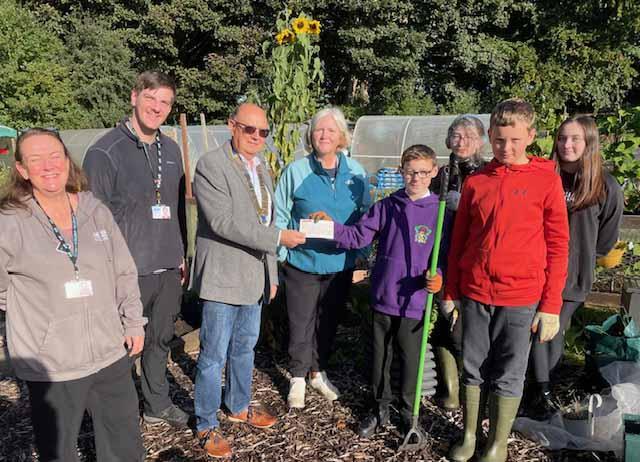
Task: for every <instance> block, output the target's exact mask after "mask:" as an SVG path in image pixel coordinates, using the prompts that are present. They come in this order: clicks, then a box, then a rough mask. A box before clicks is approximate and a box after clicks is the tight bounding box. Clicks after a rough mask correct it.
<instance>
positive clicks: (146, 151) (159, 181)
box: [127, 120, 162, 204]
mask: <svg viewBox="0 0 640 462" xmlns="http://www.w3.org/2000/svg"><path fill="white" fill-rule="evenodd" d="M127 127H128V128H129V130H131V133H133V134H134V135H135V136H136V138H138V141H140V143H142V150H143V151H144V157H145V158H146V159H147V165H148V166H149V171H150V172H151V178H152V179H153V184H154V186H155V189H156V203H157V204H160V203H161V197H160V187H161V186H162V143H161V142H160V130H156V141H155V143H156V148H157V150H158V173H157V174H156V175H154V172H153V165H152V164H151V158H150V157H149V147H148V145H147V144H146V143H145V142H144V141H142V140H141V139H140V137H139V136H138V134H137V133H136V130H135V128H133V125H132V124H131V121H129V120H128V121H127Z"/></svg>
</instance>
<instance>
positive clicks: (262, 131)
mask: <svg viewBox="0 0 640 462" xmlns="http://www.w3.org/2000/svg"><path fill="white" fill-rule="evenodd" d="M231 120H233V123H234V124H236V125H237V126H238V127H240V128H241V129H242V131H243V132H245V133H246V134H247V135H253V134H254V133H255V132H256V130H258V135H260V137H262V138H266V137H267V136H269V132H270V130H269V129H268V128H258V127H254V126H252V125H246V124H243V123H242V122H238V121H237V120H235V119H231Z"/></svg>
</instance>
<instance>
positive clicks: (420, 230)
mask: <svg viewBox="0 0 640 462" xmlns="http://www.w3.org/2000/svg"><path fill="white" fill-rule="evenodd" d="M415 230H416V242H417V243H418V244H426V243H427V239H428V238H429V235H430V234H431V228H429V227H428V226H426V225H417V226H416V227H415Z"/></svg>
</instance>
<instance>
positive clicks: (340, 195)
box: [276, 107, 370, 408]
mask: <svg viewBox="0 0 640 462" xmlns="http://www.w3.org/2000/svg"><path fill="white" fill-rule="evenodd" d="M306 143H307V149H308V150H309V151H311V154H309V155H308V156H306V157H304V158H302V159H299V160H297V161H295V162H293V163H291V164H290V165H289V166H287V168H286V169H285V170H284V171H283V173H282V177H281V178H280V182H279V183H278V187H277V189H276V226H277V227H279V228H281V229H299V226H300V220H301V219H305V218H309V216H310V215H311V214H312V213H314V212H316V211H318V210H324V211H326V212H327V213H328V214H329V215H330V216H331V219H332V220H333V221H335V222H338V223H342V224H346V225H351V224H354V223H356V222H357V221H358V219H359V218H360V216H361V215H362V214H363V213H364V212H365V211H366V208H367V207H368V205H369V202H370V199H369V198H370V196H369V190H368V184H367V175H366V172H365V170H364V169H363V168H362V166H361V165H360V164H359V163H358V162H356V161H355V160H353V159H351V158H349V157H347V156H345V155H344V153H343V150H345V149H346V148H347V147H348V146H349V144H350V135H349V131H348V127H347V123H346V121H345V118H344V115H343V114H342V111H340V109H338V108H335V107H330V108H326V109H322V110H321V111H319V112H318V113H317V114H316V115H315V116H314V117H313V118H312V119H311V124H310V126H309V130H308V132H307V136H306ZM357 255H358V251H357V250H344V249H336V248H335V244H334V243H333V242H332V241H329V240H321V239H307V242H306V244H304V245H300V246H298V247H297V248H295V249H290V250H287V249H285V248H281V249H280V253H279V260H280V261H283V262H284V264H283V268H282V270H283V271H282V272H283V279H284V284H285V294H286V299H287V313H288V317H289V355H290V357H291V362H290V371H291V375H292V379H291V383H290V390H289V396H288V399H287V401H288V403H289V406H290V407H293V408H303V407H304V396H305V390H306V376H307V375H309V385H311V387H312V388H314V389H316V390H317V391H318V392H319V393H320V394H322V395H323V396H324V397H325V398H326V399H328V400H329V401H333V400H335V399H337V398H338V397H339V393H338V390H337V389H336V388H335V387H334V386H333V384H332V383H331V382H330V381H329V379H328V378H327V375H326V372H325V370H326V367H327V360H328V357H329V355H330V353H331V350H332V347H333V340H334V337H335V333H336V328H337V325H338V317H339V314H340V311H341V310H342V309H343V308H344V304H345V301H346V297H347V294H348V290H349V286H350V284H351V278H352V274H353V268H354V266H355V261H356V257H357Z"/></svg>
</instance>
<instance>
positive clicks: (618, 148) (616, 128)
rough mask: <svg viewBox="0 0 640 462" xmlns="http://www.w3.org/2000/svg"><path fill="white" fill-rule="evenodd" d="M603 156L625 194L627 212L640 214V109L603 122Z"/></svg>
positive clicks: (601, 131) (620, 112)
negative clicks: (639, 153)
mask: <svg viewBox="0 0 640 462" xmlns="http://www.w3.org/2000/svg"><path fill="white" fill-rule="evenodd" d="M599 122H600V123H599V128H600V133H601V134H602V135H603V143H602V155H603V156H604V159H605V161H606V163H607V165H608V166H609V167H610V168H611V174H612V175H613V176H614V177H615V178H616V180H618V183H620V185H621V186H622V191H623V193H624V202H625V210H626V211H627V212H630V213H639V212H640V159H638V158H637V155H638V152H639V150H640V106H638V107H635V108H633V109H631V110H628V111H627V110H624V109H620V110H618V114H617V115H615V116H613V115H612V116H608V117H606V118H604V119H602V120H600V121H599Z"/></svg>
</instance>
